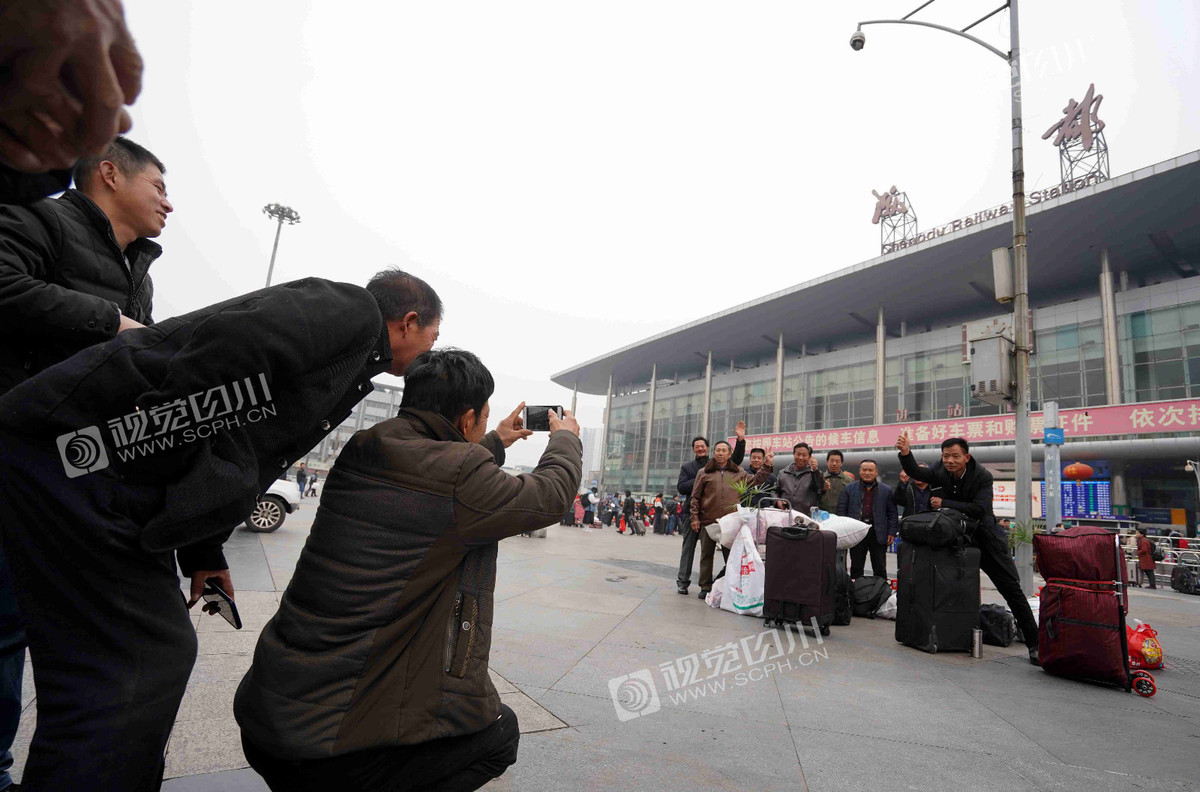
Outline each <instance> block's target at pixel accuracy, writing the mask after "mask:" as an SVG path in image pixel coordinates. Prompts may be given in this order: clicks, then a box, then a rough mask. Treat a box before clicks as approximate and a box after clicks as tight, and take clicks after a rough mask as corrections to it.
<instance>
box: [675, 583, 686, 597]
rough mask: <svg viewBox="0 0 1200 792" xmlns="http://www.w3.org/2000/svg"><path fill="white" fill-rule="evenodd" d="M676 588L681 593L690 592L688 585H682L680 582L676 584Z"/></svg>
mask: <svg viewBox="0 0 1200 792" xmlns="http://www.w3.org/2000/svg"><path fill="white" fill-rule="evenodd" d="M675 590H676V591H677V592H679V593H680V594H683V595H684V596H687V593H688V587H687V586H680V585H679V584H676V585H675Z"/></svg>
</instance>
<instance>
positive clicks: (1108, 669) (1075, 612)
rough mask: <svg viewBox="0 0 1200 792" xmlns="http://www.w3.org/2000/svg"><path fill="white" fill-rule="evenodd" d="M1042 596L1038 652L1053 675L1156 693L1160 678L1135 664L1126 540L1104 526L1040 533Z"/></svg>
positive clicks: (1037, 539)
mask: <svg viewBox="0 0 1200 792" xmlns="http://www.w3.org/2000/svg"><path fill="white" fill-rule="evenodd" d="M1033 547H1034V552H1035V553H1036V554H1037V563H1038V571H1039V572H1041V574H1042V576H1043V577H1044V578H1046V585H1045V586H1043V587H1042V591H1041V594H1040V595H1039V599H1040V614H1039V617H1038V618H1039V624H1038V655H1039V657H1040V660H1041V665H1042V669H1043V670H1044V671H1046V672H1047V673H1050V674H1055V675H1057V676H1064V677H1074V678H1077V679H1086V680H1090V681H1093V682H1101V683H1105V684H1110V685H1117V686H1119V687H1122V688H1124V689H1125V690H1126V691H1129V690H1131V689H1132V690H1134V691H1135V692H1137V693H1138V695H1141V696H1153V695H1154V693H1155V687H1154V677H1153V676H1151V675H1150V674H1149V673H1148V672H1146V671H1142V670H1137V671H1135V670H1132V669H1130V667H1129V647H1128V643H1127V640H1128V639H1127V637H1126V634H1125V612H1126V609H1127V608H1128V602H1129V599H1128V593H1127V592H1126V586H1127V585H1128V582H1127V580H1126V577H1125V563H1124V555H1123V554H1122V552H1121V543H1120V538H1119V537H1118V536H1116V535H1115V534H1113V533H1112V532H1110V531H1107V530H1105V529H1103V528H1086V527H1078V528H1071V529H1068V530H1066V531H1063V532H1061V533H1057V534H1035V535H1034V537H1033Z"/></svg>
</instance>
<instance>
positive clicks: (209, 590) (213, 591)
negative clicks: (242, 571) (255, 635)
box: [200, 581, 242, 630]
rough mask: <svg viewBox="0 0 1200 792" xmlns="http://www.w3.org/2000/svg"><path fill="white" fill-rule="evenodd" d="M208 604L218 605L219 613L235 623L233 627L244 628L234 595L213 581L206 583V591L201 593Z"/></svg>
mask: <svg viewBox="0 0 1200 792" xmlns="http://www.w3.org/2000/svg"><path fill="white" fill-rule="evenodd" d="M200 596H201V597H202V598H203V599H204V602H205V604H206V605H216V606H217V613H219V614H221V618H223V619H224V620H225V621H227V622H229V623H230V624H231V625H233V629H235V630H240V629H242V617H241V616H239V615H238V609H237V604H236V603H234V601H233V597H230V596H229V595H228V594H226V593H225V590H224V589H222V588H221V587H220V586H218V585H217V584H216V583H213V582H212V581H208V582H206V583H205V584H204V593H203V594H201V595H200Z"/></svg>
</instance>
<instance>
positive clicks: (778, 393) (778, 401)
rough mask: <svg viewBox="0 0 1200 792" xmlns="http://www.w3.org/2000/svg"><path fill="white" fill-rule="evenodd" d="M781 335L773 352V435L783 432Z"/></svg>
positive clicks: (781, 334)
mask: <svg viewBox="0 0 1200 792" xmlns="http://www.w3.org/2000/svg"><path fill="white" fill-rule="evenodd" d="M782 422H783V333H780V334H779V347H778V348H777V349H776V350H775V434H779V433H780V432H782V431H783V428H782V426H781V424H782Z"/></svg>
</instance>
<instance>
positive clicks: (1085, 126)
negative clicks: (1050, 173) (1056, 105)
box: [1042, 83, 1104, 151]
mask: <svg viewBox="0 0 1200 792" xmlns="http://www.w3.org/2000/svg"><path fill="white" fill-rule="evenodd" d="M1103 100H1104V95H1103V94H1100V95H1096V85H1095V83H1093V84H1092V85H1089V86H1088V89H1087V93H1086V94H1084V95H1083V101H1082V102H1076V101H1075V100H1074V99H1072V100H1070V101H1069V102H1067V106H1066V107H1064V108H1063V113H1064V116H1063V118H1062V119H1061V120H1060V121H1057V122H1056V123H1055V124H1054V126H1052V127H1050V128H1049V129H1047V130H1046V133H1045V134H1044V135H1042V140H1046V139H1047V138H1049V137H1050V136H1051V135H1053V134H1054V133H1055V132H1057V133H1058V136H1057V137H1055V138H1054V145H1055V146H1061V145H1062V144H1063V143H1067V142H1070V141H1072V140H1078V141H1080V143H1082V144H1083V149H1084V151H1091V150H1092V143H1093V142H1094V140H1093V137H1094V135H1095V134H1096V133H1099V132H1100V131H1102V130H1103V129H1104V122H1103V121H1101V120H1100V116H1098V115H1096V113H1097V111H1098V110H1099V109H1100V102H1101V101H1103Z"/></svg>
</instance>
